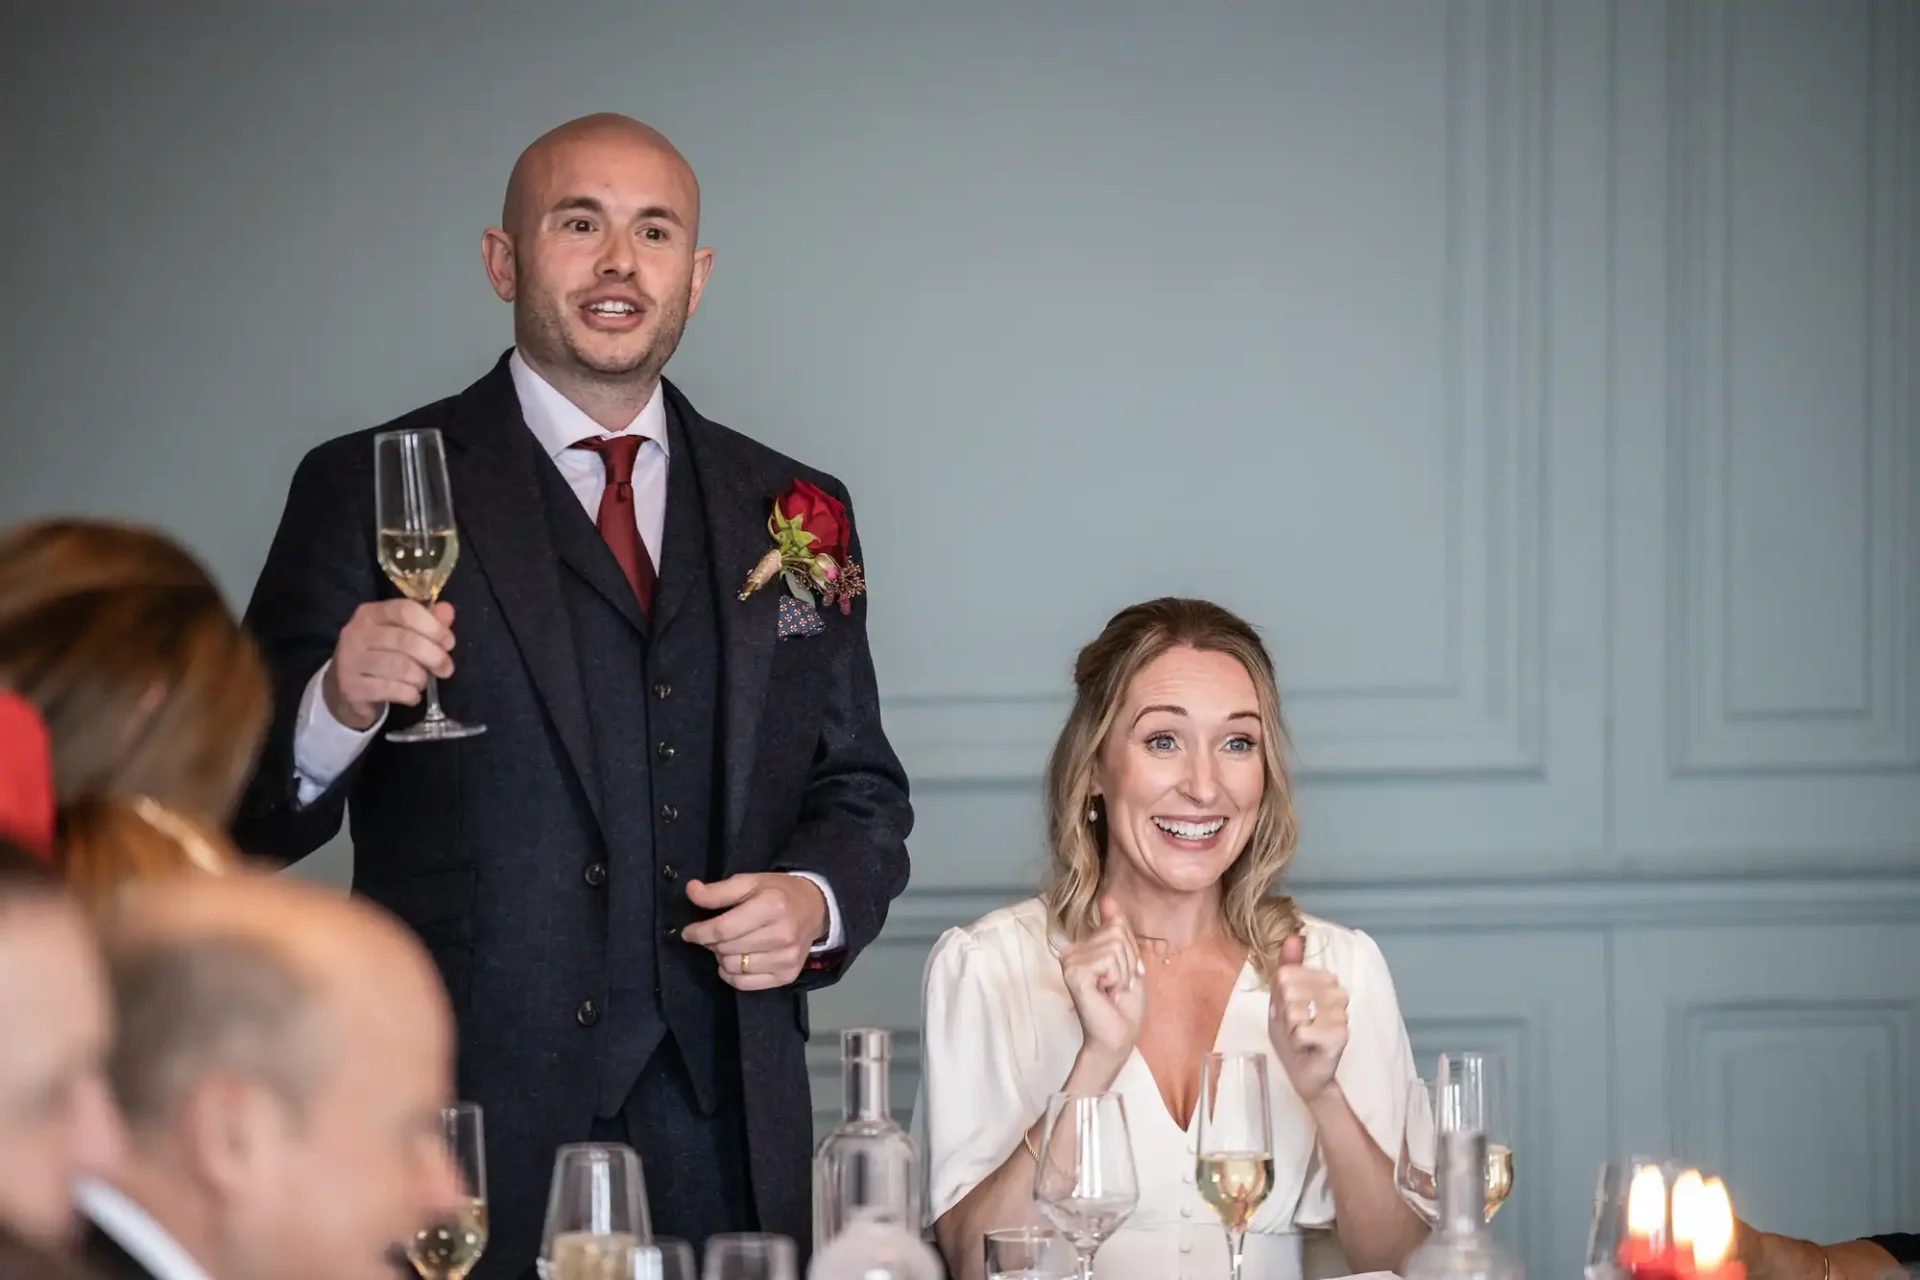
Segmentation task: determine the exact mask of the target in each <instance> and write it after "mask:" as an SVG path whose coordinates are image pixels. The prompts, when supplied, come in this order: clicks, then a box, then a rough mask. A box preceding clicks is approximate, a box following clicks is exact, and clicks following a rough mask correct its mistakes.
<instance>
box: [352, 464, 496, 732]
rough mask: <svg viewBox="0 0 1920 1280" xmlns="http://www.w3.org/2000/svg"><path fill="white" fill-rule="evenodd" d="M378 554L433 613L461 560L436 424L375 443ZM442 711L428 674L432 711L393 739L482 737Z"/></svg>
mask: <svg viewBox="0 0 1920 1280" xmlns="http://www.w3.org/2000/svg"><path fill="white" fill-rule="evenodd" d="M373 518H374V534H375V543H376V546H375V554H376V556H377V557H378V558H379V561H380V569H381V571H382V572H383V573H385V574H386V575H387V579H388V581H390V582H392V583H393V585H394V586H395V587H397V588H399V590H400V594H401V595H403V596H405V597H407V599H409V600H413V601H417V602H418V603H420V604H423V605H425V606H426V607H427V608H429V609H431V608H433V606H434V604H435V603H437V602H438V601H439V599H440V593H441V592H442V591H444V590H445V589H446V585H447V579H448V578H449V577H451V576H452V575H453V566H454V563H455V562H456V561H458V560H459V558H460V534H459V532H458V529H457V526H456V525H455V524H454V521H453V486H452V484H451V482H449V481H448V479H447V453H446V446H445V445H444V444H442V443H441V440H440V432H439V431H438V430H436V429H434V428H432V427H425V428H420V429H418V430H413V431H382V432H381V433H380V434H379V435H377V436H375V437H374V438H373ZM486 731H487V727H486V726H485V725H483V724H462V723H460V722H459V721H458V720H455V719H453V718H452V717H450V716H448V715H447V713H446V712H444V711H442V710H441V709H440V682H439V681H438V680H436V679H434V677H433V673H432V672H428V673H427V710H426V714H425V715H423V716H422V717H421V718H420V721H419V723H417V724H414V725H410V726H408V727H407V728H405V729H395V730H393V731H392V732H390V733H388V734H387V741H389V742H450V741H452V740H454V739H456V738H471V737H473V736H474V735H475V734H480V733H485V732H486Z"/></svg>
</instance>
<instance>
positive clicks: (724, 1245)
mask: <svg viewBox="0 0 1920 1280" xmlns="http://www.w3.org/2000/svg"><path fill="white" fill-rule="evenodd" d="M797 1265H798V1264H797V1263H796V1262H795V1261H794V1248H793V1241H792V1240H790V1239H788V1238H787V1237H786V1236H776V1235H769V1234H766V1233H763V1232H739V1233H735V1234H730V1235H717V1236H709V1237H708V1238H707V1267H706V1273H705V1276H704V1277H703V1280H797V1272H796V1267H797Z"/></svg>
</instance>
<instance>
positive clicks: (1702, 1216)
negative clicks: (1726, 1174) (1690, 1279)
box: [1673, 1178, 1747, 1280]
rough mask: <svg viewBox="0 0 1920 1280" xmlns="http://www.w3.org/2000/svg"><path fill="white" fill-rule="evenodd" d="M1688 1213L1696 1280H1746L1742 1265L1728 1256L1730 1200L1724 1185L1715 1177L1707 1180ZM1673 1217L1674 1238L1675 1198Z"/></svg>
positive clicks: (1730, 1248)
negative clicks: (1690, 1211) (1690, 1212)
mask: <svg viewBox="0 0 1920 1280" xmlns="http://www.w3.org/2000/svg"><path fill="white" fill-rule="evenodd" d="M1675 1190H1676V1191H1677V1190H1678V1188H1677V1187H1676V1188H1675ZM1692 1212H1693V1219H1692V1221H1691V1223H1690V1224H1689V1226H1690V1232H1689V1236H1690V1239H1691V1241H1692V1249H1691V1252H1692V1255H1693V1265H1694V1270H1695V1272H1696V1273H1697V1275H1698V1277H1699V1280H1746V1276H1747V1268H1746V1264H1745V1263H1742V1262H1741V1261H1740V1260H1739V1259H1737V1258H1734V1257H1733V1256H1732V1254H1733V1201H1732V1199H1731V1198H1729V1197H1728V1195H1727V1184H1726V1183H1724V1182H1722V1181H1720V1179H1718V1178H1709V1179H1707V1180H1706V1182H1705V1183H1703V1184H1702V1185H1701V1187H1700V1191H1699V1194H1698V1196H1697V1198H1696V1199H1695V1200H1694V1202H1693V1205H1692ZM1673 1216H1674V1235H1675V1237H1678V1236H1679V1234H1680V1230H1679V1219H1680V1203H1679V1200H1678V1198H1677V1197H1676V1199H1675V1201H1674V1206H1673Z"/></svg>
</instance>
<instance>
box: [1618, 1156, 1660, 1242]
mask: <svg viewBox="0 0 1920 1280" xmlns="http://www.w3.org/2000/svg"><path fill="white" fill-rule="evenodd" d="M1627 1231H1628V1233H1629V1234H1631V1235H1636V1236H1642V1237H1644V1238H1646V1239H1650V1240H1653V1239H1663V1238H1665V1236H1666V1234H1667V1180H1666V1179H1665V1178H1664V1177H1662V1176H1661V1174H1660V1170H1659V1168H1658V1167H1656V1166H1654V1165H1646V1166H1645V1167H1643V1168H1641V1169H1639V1170H1636V1171H1635V1173H1634V1175H1633V1181H1632V1182H1631V1183H1629V1184H1628V1186H1627Z"/></svg>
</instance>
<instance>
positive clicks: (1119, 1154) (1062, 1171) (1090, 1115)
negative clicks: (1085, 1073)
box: [1033, 1093, 1140, 1280]
mask: <svg viewBox="0 0 1920 1280" xmlns="http://www.w3.org/2000/svg"><path fill="white" fill-rule="evenodd" d="M1046 1127H1047V1134H1046V1137H1045V1138H1044V1139H1042V1141H1041V1143H1040V1167H1039V1168H1038V1169H1037V1170H1035V1171H1034V1175H1033V1201H1034V1205H1035V1206H1036V1207H1037V1208H1038V1209H1039V1211H1040V1213H1041V1214H1042V1215H1043V1216H1044V1217H1045V1218H1046V1219H1047V1221H1049V1222H1051V1223H1053V1225H1054V1226H1055V1227H1056V1228H1058V1229H1059V1231H1060V1234H1061V1235H1063V1236H1065V1237H1066V1238H1067V1241H1068V1243H1070V1244H1072V1245H1073V1247H1074V1250H1075V1252H1077V1253H1078V1254H1079V1255H1080V1280H1093V1255H1094V1254H1095V1253H1096V1252H1097V1251H1098V1250H1099V1248H1100V1245H1101V1243H1102V1242H1103V1241H1105V1240H1106V1239H1107V1237H1108V1236H1111V1235H1112V1234H1113V1233H1114V1232H1115V1231H1118V1230H1119V1229H1120V1224H1121V1223H1123V1222H1125V1221H1126V1220H1127V1218H1128V1217H1129V1216H1131V1215H1132V1213H1133V1210H1134V1207H1135V1206H1136V1205H1137V1204H1138V1203H1139V1202H1140V1181H1139V1177H1138V1174H1137V1173H1136V1172H1135V1170H1134V1166H1133V1138H1132V1136H1131V1135H1130V1134H1129V1133H1128V1132H1127V1108H1126V1105H1125V1103H1124V1102H1122V1101H1121V1098H1120V1095H1119V1094H1117V1093H1101V1094H1085V1093H1056V1094H1054V1095H1053V1097H1051V1098H1050V1099H1048V1100H1047V1126H1046Z"/></svg>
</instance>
